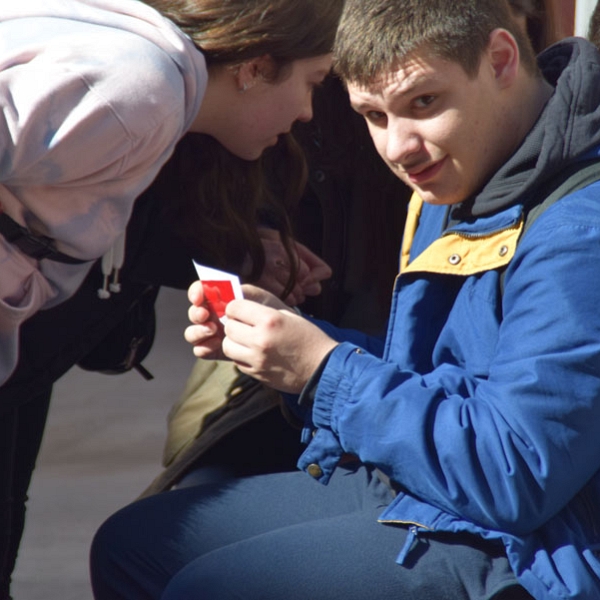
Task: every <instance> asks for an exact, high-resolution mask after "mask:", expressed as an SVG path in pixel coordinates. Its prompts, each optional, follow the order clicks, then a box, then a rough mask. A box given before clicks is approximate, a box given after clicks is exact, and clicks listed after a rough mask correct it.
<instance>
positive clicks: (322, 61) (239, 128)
mask: <svg viewBox="0 0 600 600" xmlns="http://www.w3.org/2000/svg"><path fill="white" fill-rule="evenodd" d="M331 62H332V57H331V55H330V54H327V55H323V56H317V57H314V58H306V59H300V60H296V61H294V62H292V63H291V65H290V66H289V67H288V68H287V69H286V70H285V71H284V73H283V76H282V77H281V78H279V79H277V80H275V81H270V80H269V79H268V78H265V77H263V76H262V75H261V74H260V64H259V66H258V67H257V66H256V64H254V65H250V66H248V65H245V66H243V67H242V68H241V69H240V71H239V72H238V73H236V75H235V77H234V78H233V79H234V81H233V82H232V83H231V86H230V87H229V88H228V91H229V93H228V94H227V97H224V96H221V101H222V104H221V106H220V110H218V111H216V112H217V114H215V111H212V116H213V118H212V120H211V122H210V123H208V124H206V127H205V128H204V133H208V134H209V135H212V136H213V137H214V138H216V139H217V141H218V142H219V143H220V144H221V145H223V146H224V147H225V148H226V149H227V150H229V151H230V152H231V153H232V154H234V155H236V156H238V157H239V158H242V159H244V160H256V159H258V158H259V157H260V155H261V154H262V153H263V152H264V150H265V149H266V148H268V147H269V146H274V145H275V144H276V143H277V140H278V137H279V136H280V135H281V134H284V133H289V131H290V129H291V127H292V124H293V123H294V122H295V121H310V120H311V118H312V114H313V113H312V95H313V90H314V89H315V87H317V86H318V85H319V84H320V83H321V82H322V81H323V79H324V78H325V77H326V76H327V74H328V73H329V71H330V69H331Z"/></svg>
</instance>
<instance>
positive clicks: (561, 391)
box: [299, 40, 600, 600]
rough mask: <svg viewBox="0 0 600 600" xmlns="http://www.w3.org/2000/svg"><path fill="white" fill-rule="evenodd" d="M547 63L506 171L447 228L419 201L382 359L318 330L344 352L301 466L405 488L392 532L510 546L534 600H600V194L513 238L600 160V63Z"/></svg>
mask: <svg viewBox="0 0 600 600" xmlns="http://www.w3.org/2000/svg"><path fill="white" fill-rule="evenodd" d="M560 60H562V63H563V64H562V65H561V67H560V69H558V68H557V67H556V64H557V61H558V62H560ZM546 63H547V64H548V65H550V66H548V68H547V70H546V71H544V73H545V75H546V76H547V77H548V78H549V79H550V80H552V82H553V84H554V85H556V87H557V90H558V92H557V93H555V94H554V95H553V97H552V99H551V100H550V101H549V103H548V105H547V107H546V108H545V110H544V113H543V115H542V117H541V118H540V120H539V122H538V123H537V124H536V126H535V127H534V129H533V130H532V132H531V133H530V134H529V136H528V138H527V139H526V140H525V141H524V143H523V146H522V148H520V149H519V150H518V151H517V153H516V154H515V156H513V157H512V159H511V161H512V165H511V164H510V163H507V165H508V167H507V169H504V172H499V173H498V174H497V175H495V176H494V178H492V179H491V180H490V182H489V183H488V185H487V186H486V189H484V190H483V192H482V193H481V194H480V195H479V196H478V197H477V198H475V199H472V200H471V201H470V202H469V203H468V204H467V203H465V205H464V206H460V207H458V208H455V209H452V210H451V211H449V210H448V209H447V208H446V207H440V206H431V205H422V203H421V202H420V201H419V199H418V198H414V199H413V201H412V202H411V206H410V209H409V217H408V221H407V225H406V230H405V237H404V245H403V251H402V256H401V270H400V275H399V276H398V278H397V280H396V284H395V289H394V298H393V304H392V311H391V314H390V320H389V326H388V332H387V336H386V340H385V346H384V347H381V346H379V345H378V342H377V340H372V339H368V338H366V337H361V336H360V335H359V334H356V333H353V334H352V335H348V334H346V333H345V332H342V331H339V330H334V329H332V328H329V327H328V326H327V325H325V324H323V325H322V326H323V327H324V328H325V329H327V331H329V332H330V333H331V334H332V335H334V336H335V337H336V339H338V340H340V342H341V343H340V344H339V345H338V346H337V347H336V348H335V349H334V351H333V352H332V353H331V354H330V356H329V357H328V359H327V362H326V363H325V364H324V367H323V369H322V373H321V374H320V378H319V381H318V384H317V386H316V389H315V391H314V404H313V407H312V414H311V419H312V426H313V427H314V428H315V430H316V431H315V432H313V433H314V436H313V437H312V438H311V440H310V443H309V445H308V447H307V449H306V451H305V452H304V454H303V455H302V457H301V459H300V462H299V466H300V468H303V469H305V470H307V471H308V472H309V473H310V474H312V475H313V476H314V477H316V478H317V479H318V480H320V481H321V482H323V483H326V482H327V480H328V479H329V477H330V475H331V473H332V471H333V470H334V468H335V466H336V465H337V463H338V461H339V459H340V457H341V456H342V455H343V454H345V453H350V454H353V455H355V456H357V457H359V459H360V460H361V461H362V462H363V463H365V464H369V465H373V466H375V467H377V468H378V469H380V470H381V471H382V472H383V473H385V475H387V476H388V477H389V478H390V480H391V481H392V482H393V483H394V485H395V488H396V490H397V496H396V498H395V500H394V501H393V502H392V503H391V504H390V505H389V506H388V507H387V508H386V509H385V511H384V512H383V513H382V515H381V517H380V520H381V521H382V522H393V523H404V524H407V525H409V526H411V527H412V531H413V532H414V533H415V534H416V535H420V534H421V533H420V532H422V533H423V534H425V533H426V532H428V531H444V532H458V531H468V532H472V533H476V534H479V535H481V536H483V537H485V538H489V539H500V540H502V541H503V543H504V545H505V548H506V552H507V555H508V558H509V560H510V563H511V565H512V567H513V569H514V571H515V573H516V575H517V577H518V578H519V580H520V582H521V583H522V585H523V586H524V587H526V588H527V589H528V590H529V591H530V593H531V594H532V595H534V596H535V598H537V599H539V600H556V599H572V598H577V599H591V598H600V282H599V276H600V183H594V184H591V185H589V186H587V187H585V188H584V189H582V190H580V191H578V192H575V193H573V194H570V195H569V196H567V197H565V198H564V199H562V200H560V201H558V202H557V203H555V204H553V205H552V206H550V207H549V208H548V209H547V210H545V211H544V212H543V214H541V215H540V216H539V217H538V218H537V219H536V220H535V222H534V223H533V224H532V226H531V228H529V229H528V230H527V232H526V234H525V235H523V236H522V238H521V237H520V236H521V231H522V228H523V213H524V207H526V206H527V205H528V203H529V202H530V201H531V198H532V197H533V195H534V193H535V190H537V189H539V187H540V185H541V182H543V181H545V180H546V181H547V180H548V179H549V178H550V177H551V175H553V174H555V173H556V170H557V168H556V166H555V165H557V164H558V165H560V164H571V165H572V164H574V163H577V161H580V160H583V159H584V158H585V159H589V158H591V157H594V156H595V157H598V156H599V155H600V139H599V137H600V133H598V132H600V127H598V128H597V129H594V130H592V128H591V125H590V124H591V123H592V122H593V121H594V119H591V118H589V120H588V121H587V122H585V123H582V122H581V121H579V123H578V124H577V123H575V124H574V121H576V120H577V119H578V118H579V117H578V113H580V114H581V115H582V116H583V117H589V114H590V112H593V111H595V120H596V121H598V119H599V118H600V116H599V112H600V111H599V110H598V108H597V106H598V104H600V102H598V100H599V98H598V95H599V92H598V91H597V90H599V89H600V56H599V55H598V54H597V53H596V51H595V50H594V49H592V47H591V46H588V45H587V44H585V42H583V41H578V40H568V41H566V42H564V43H561V44H559V45H558V46H557V47H554V48H552V49H551V50H550V52H549V54H547V55H546ZM552 69H554V70H556V72H557V73H558V75H556V78H555V79H554V80H553V79H552V74H550V73H549V72H550V71H551V70H552ZM576 82H579V83H580V85H579V86H577V85H575V83H576ZM586 86H590V88H591V89H587V87H586ZM581 94H583V97H580V95H581ZM594 94H595V96H594ZM590 95H591V97H588V96H590ZM565 104H566V106H565ZM583 104H585V105H586V106H587V105H589V107H590V109H589V110H588V111H587V112H585V111H583V110H581V107H582V105H583ZM592 105H594V106H593V107H592ZM563 113H564V114H563ZM569 127H571V128H572V130H571V129H568V128H569ZM578 127H579V128H580V129H578ZM573 131H575V132H578V135H569V134H570V133H572V132H573ZM581 131H583V132H585V131H587V134H586V135H585V136H584V135H582V133H581ZM550 140H552V141H553V143H550ZM556 140H558V141H559V142H556ZM557 144H559V147H558V146H557ZM536 146H537V158H536V159H535V160H532V156H536V155H535V152H533V153H532V148H533V149H535V148H536ZM561 156H562V162H561ZM518 161H521V164H519V162H518ZM515 165H516V166H517V167H520V168H514V167H515ZM509 167H512V168H509ZM508 172H510V173H511V175H510V176H508V175H507V173H508ZM514 173H517V175H518V176H517V180H516V182H515V179H514V176H513V174H514ZM502 183H506V185H504V188H503V187H502V185H501V184H502ZM502 189H504V190H505V192H504V194H502V193H501V190H502ZM503 270H505V275H504V276H503V277H504V281H503V286H502V288H503V289H502V290H501V285H500V278H501V275H500V274H501V272H502V271H503ZM402 554H404V552H403V553H401V556H400V557H399V562H402V559H403V556H402Z"/></svg>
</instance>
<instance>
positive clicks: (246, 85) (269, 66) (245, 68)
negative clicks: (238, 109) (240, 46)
mask: <svg viewBox="0 0 600 600" xmlns="http://www.w3.org/2000/svg"><path fill="white" fill-rule="evenodd" d="M274 69H275V64H274V62H273V59H272V58H271V57H270V56H269V55H268V54H265V55H264V56H259V57H256V58H251V59H250V60H247V61H244V62H243V63H242V64H240V65H239V66H238V67H237V69H236V72H235V77H236V82H237V86H238V90H239V91H240V92H245V91H247V90H249V89H251V88H253V87H254V86H255V85H256V84H257V83H258V82H259V81H270V80H272V79H273V77H274Z"/></svg>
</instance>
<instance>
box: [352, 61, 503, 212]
mask: <svg viewBox="0 0 600 600" xmlns="http://www.w3.org/2000/svg"><path fill="white" fill-rule="evenodd" d="M486 67H487V65H486V63H485V59H484V60H482V66H481V67H480V69H479V72H478V74H477V75H476V76H475V77H473V78H469V77H468V76H467V73H466V72H465V71H464V69H463V68H462V67H461V66H460V65H459V64H457V63H454V62H450V61H447V60H443V59H441V58H438V57H435V56H431V55H423V56H413V57H411V58H409V59H407V60H406V61H404V62H403V63H402V64H401V65H400V66H399V67H398V68H397V70H395V71H392V72H390V73H388V74H387V76H386V77H384V78H381V79H380V80H379V81H378V82H376V84H374V85H372V86H369V88H368V89H367V88H364V87H360V86H357V85H354V84H352V83H350V84H348V91H349V93H350V100H351V102H352V106H353V107H354V109H355V110H356V111H357V112H358V113H359V114H361V115H362V116H363V117H364V118H365V120H366V122H367V125H368V127H369V131H370V133H371V136H372V138H373V141H374V143H375V146H376V148H377V151H378V152H379V154H380V155H381V157H382V158H383V159H384V161H385V162H386V163H387V164H388V165H389V167H390V168H391V169H392V171H394V173H396V175H397V176H398V177H399V178H400V179H402V181H404V182H405V183H407V184H408V185H409V186H410V187H411V188H413V189H414V190H415V191H417V192H418V193H419V195H420V196H421V197H422V198H423V200H424V201H426V202H429V203H431V204H455V203H458V202H462V201H463V200H465V199H466V198H467V197H468V196H470V195H471V194H473V193H474V192H476V191H477V190H478V189H479V188H480V187H481V186H482V184H483V183H484V182H485V181H486V180H487V178H488V177H489V176H490V175H491V174H492V173H493V172H494V170H495V169H497V168H498V167H499V165H500V164H501V162H502V160H503V159H504V152H505V150H504V148H505V147H506V144H505V143H503V142H502V139H501V138H502V136H503V135H504V133H503V130H505V129H506V127H504V128H503V126H502V109H501V107H500V105H499V104H498V101H497V96H498V89H497V86H496V82H495V78H494V76H493V70H492V69H489V68H486Z"/></svg>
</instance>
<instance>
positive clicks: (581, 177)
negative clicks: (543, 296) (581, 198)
mask: <svg viewBox="0 0 600 600" xmlns="http://www.w3.org/2000/svg"><path fill="white" fill-rule="evenodd" d="M599 180H600V161H599V160H594V161H591V162H585V163H575V164H574V165H571V166H570V167H569V168H568V169H565V170H564V171H562V172H561V174H560V175H559V177H558V183H557V180H556V179H553V180H552V181H551V183H550V184H549V185H547V186H545V189H548V188H550V189H551V190H552V191H551V192H550V194H547V195H545V196H544V197H543V199H542V200H541V201H540V202H538V203H537V204H534V205H533V206H531V207H530V208H526V210H525V223H524V225H523V231H522V232H521V236H520V237H519V241H520V240H521V239H523V236H524V235H525V233H527V231H528V230H529V228H530V227H531V226H532V225H533V223H534V221H535V220H536V219H537V218H538V217H539V216H540V215H541V214H542V213H543V212H544V211H545V210H546V209H547V208H549V207H550V206H552V205H553V204H554V203H555V202H557V201H558V200H560V199H561V198H564V197H565V196H568V195H569V194H573V193H574V192H577V191H578V190H580V189H582V188H584V187H587V186H588V185H591V184H592V183H594V182H596V181H599ZM505 275H506V268H504V269H503V270H502V273H500V294H504V278H505Z"/></svg>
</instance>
